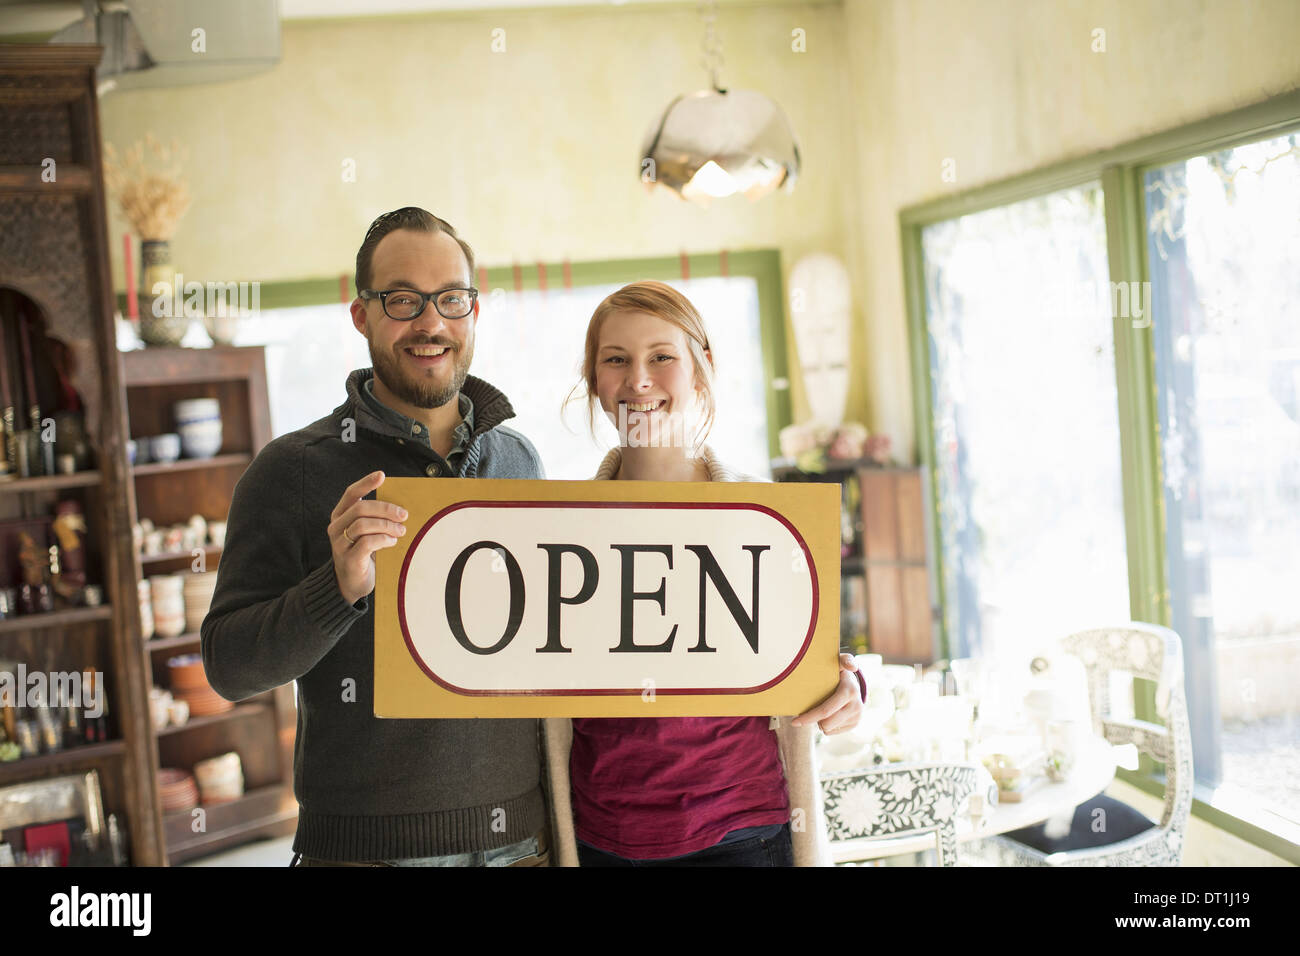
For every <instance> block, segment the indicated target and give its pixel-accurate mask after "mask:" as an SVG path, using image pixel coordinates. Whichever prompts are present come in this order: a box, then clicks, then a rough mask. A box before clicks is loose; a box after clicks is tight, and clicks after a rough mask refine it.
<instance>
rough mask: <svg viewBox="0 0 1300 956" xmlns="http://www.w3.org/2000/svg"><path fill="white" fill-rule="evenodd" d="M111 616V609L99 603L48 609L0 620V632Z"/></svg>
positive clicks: (104, 618) (32, 629) (95, 619)
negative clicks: (44, 611) (44, 612)
mask: <svg viewBox="0 0 1300 956" xmlns="http://www.w3.org/2000/svg"><path fill="white" fill-rule="evenodd" d="M112 616H113V609H112V608H111V607H109V606H108V605H107V604H101V605H100V606H99V607H74V608H69V609H68V610H66V611H50V612H49V613H48V614H28V615H26V616H20V617H13V618H9V619H8V620H4V621H0V634H8V633H10V632H11V631H36V630H45V629H48V628H51V627H66V626H67V625H69V624H85V623H87V622H89V621H107V620H108V619H109V618H111V617H112Z"/></svg>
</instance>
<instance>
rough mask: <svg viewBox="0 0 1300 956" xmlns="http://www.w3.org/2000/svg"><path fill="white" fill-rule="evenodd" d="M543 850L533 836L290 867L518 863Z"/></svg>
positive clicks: (298, 862)
mask: <svg viewBox="0 0 1300 956" xmlns="http://www.w3.org/2000/svg"><path fill="white" fill-rule="evenodd" d="M544 852H545V851H542V850H540V848H539V844H538V839H537V837H535V836H530V837H528V838H527V839H526V840H520V841H519V842H518V843H512V844H510V845H509V846H500V847H497V848H496V849H495V850H476V851H474V852H472V853H451V854H448V855H446V856H421V857H412V858H408V859H403V860H373V861H369V862H364V863H333V862H330V861H326V860H315V859H312V858H310V857H295V859H294V862H293V863H291V864H290V866H515V865H516V864H517V863H519V861H520V860H527V859H528V858H529V857H541V856H543V855H544ZM526 865H530V866H544V865H546V861H545V860H544V859H543V860H539V861H538V862H537V863H529V864H526Z"/></svg>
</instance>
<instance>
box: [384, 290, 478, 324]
mask: <svg viewBox="0 0 1300 956" xmlns="http://www.w3.org/2000/svg"><path fill="white" fill-rule="evenodd" d="M359 294H360V296H361V298H363V299H367V300H369V299H378V300H379V302H380V304H381V305H383V307H384V314H385V315H386V316H388V317H389V318H390V319H396V320H397V321H398V322H409V321H410V320H411V319H415V318H419V317H420V314H421V313H423V312H424V308H425V306H427V305H428V304H429V300H430V299H432V300H433V307H434V308H435V309H437V310H438V314H439V315H441V316H442V317H443V318H444V319H463V318H465V316H467V315H469V314H470V313H471V312H473V311H474V301H475V300H476V299H477V298H478V289H443V290H442V291H441V292H427V293H426V292H416V291H415V290H414V289H389V290H387V291H385V292H378V291H376V290H374V289H362V290H361V292H360V293H359Z"/></svg>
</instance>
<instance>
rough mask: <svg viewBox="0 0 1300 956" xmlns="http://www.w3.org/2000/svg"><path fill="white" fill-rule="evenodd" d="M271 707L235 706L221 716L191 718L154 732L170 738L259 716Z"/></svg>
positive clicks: (261, 705) (260, 704)
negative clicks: (243, 718)
mask: <svg viewBox="0 0 1300 956" xmlns="http://www.w3.org/2000/svg"><path fill="white" fill-rule="evenodd" d="M270 709H271V705H270V704H267V703H251V704H236V705H235V706H234V707H233V708H232V709H231V710H228V711H226V712H225V713H223V714H212V715H210V716H207V717H191V718H190V719H189V720H187V721H186V722H185V723H183V724H181V725H180V726H179V727H168V728H166V729H165V730H158V731H155V733H157V735H158V736H159V737H170V736H171V735H172V734H183V733H184V732H185V731H187V730H193V729H194V728H195V727H207V726H209V725H211V724H220V723H223V722H224V721H227V720H237V719H239V718H242V717H248V716H251V715H252V714H260V713H262V712H263V711H269V710H270Z"/></svg>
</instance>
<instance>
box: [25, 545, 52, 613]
mask: <svg viewBox="0 0 1300 956" xmlns="http://www.w3.org/2000/svg"><path fill="white" fill-rule="evenodd" d="M18 564H19V566H21V567H22V569H23V584H22V588H20V589H19V592H18V605H19V610H20V611H21V612H22V613H23V614H41V613H43V612H45V611H53V610H54V596H53V595H52V594H51V593H50V585H49V583H48V575H49V569H50V565H49V555H48V553H47V552H45V551H44V550H43V549H42V548H41V547H39V546H38V545H37V544H36V540H35V539H34V538H33V537H32V536H31V535H29V534H28V533H27V532H26V531H20V532H18Z"/></svg>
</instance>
